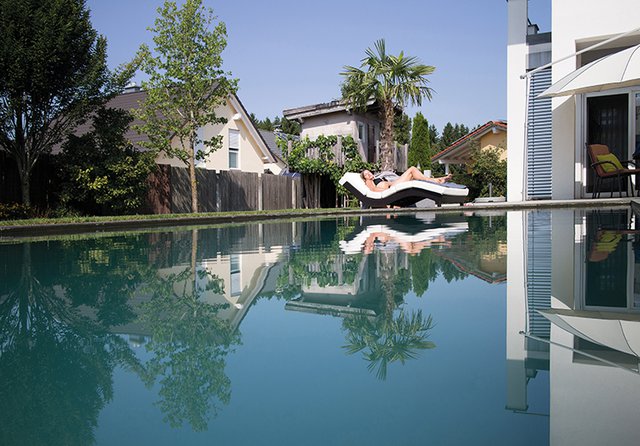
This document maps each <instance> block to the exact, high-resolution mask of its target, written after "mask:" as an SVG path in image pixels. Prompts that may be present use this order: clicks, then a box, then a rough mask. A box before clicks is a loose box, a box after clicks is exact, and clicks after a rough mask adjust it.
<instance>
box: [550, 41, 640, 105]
mask: <svg viewBox="0 0 640 446" xmlns="http://www.w3.org/2000/svg"><path fill="white" fill-rule="evenodd" d="M635 85H640V45H636V46H634V47H631V48H627V49H626V50H622V51H619V52H617V53H614V54H609V55H608V56H605V57H603V58H601V59H598V60H594V61H593V62H591V63H589V64H587V65H585V66H584V67H581V68H578V69H577V70H576V71H574V72H572V73H569V74H568V75H567V76H565V77H563V78H562V79H560V80H559V81H558V82H556V83H554V84H553V85H551V87H549V88H547V89H546V90H545V91H543V92H542V93H541V94H540V95H538V97H539V98H544V97H555V96H570V95H574V94H580V93H593V92H597V91H606V90H613V89H615V88H623V87H632V86H635Z"/></svg>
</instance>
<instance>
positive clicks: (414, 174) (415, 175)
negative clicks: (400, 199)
mask: <svg viewBox="0 0 640 446" xmlns="http://www.w3.org/2000/svg"><path fill="white" fill-rule="evenodd" d="M450 179H451V174H449V175H447V176H445V177H440V178H430V177H427V176H425V175H423V173H422V172H420V171H419V170H418V169H417V168H415V167H413V166H411V167H409V168H408V169H407V170H406V171H405V172H404V173H403V174H402V175H400V178H398V179H397V180H395V181H393V182H392V183H391V184H392V185H393V184H397V183H404V182H406V181H411V180H422V181H431V182H432V183H445V182H447V181H449V180H450Z"/></svg>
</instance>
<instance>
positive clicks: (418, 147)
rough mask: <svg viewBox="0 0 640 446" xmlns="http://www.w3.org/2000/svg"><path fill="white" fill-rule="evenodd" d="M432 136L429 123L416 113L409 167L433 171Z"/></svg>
mask: <svg viewBox="0 0 640 446" xmlns="http://www.w3.org/2000/svg"><path fill="white" fill-rule="evenodd" d="M431 152H432V151H431V135H430V132H429V122H428V121H427V119H426V118H425V117H424V116H423V115H422V113H420V112H418V113H416V116H415V118H413V128H412V132H411V145H410V147H409V165H410V166H416V167H417V166H420V167H419V168H420V169H421V170H425V169H431V156H432V155H433V154H432V153H431Z"/></svg>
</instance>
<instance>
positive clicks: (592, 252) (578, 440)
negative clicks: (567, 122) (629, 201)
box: [506, 209, 640, 444]
mask: <svg viewBox="0 0 640 446" xmlns="http://www.w3.org/2000/svg"><path fill="white" fill-rule="evenodd" d="M637 229H640V225H639V224H638V220H637V216H636V215H634V213H633V212H632V211H631V210H629V209H617V210H606V209H605V210H595V211H594V210H554V211H553V214H551V213H550V212H531V213H519V212H513V213H509V214H508V275H509V282H508V285H507V352H506V353H507V371H508V374H507V376H508V382H507V387H508V392H507V395H508V396H507V408H508V409H512V410H516V411H523V412H526V411H528V410H529V409H528V401H527V384H528V382H529V381H530V380H531V379H532V378H534V377H535V376H536V374H537V373H538V372H539V371H540V370H549V382H550V388H549V392H550V407H549V416H550V418H551V421H550V440H551V444H604V443H613V444H636V443H637V436H638V433H639V429H638V428H637V419H638V415H640V405H638V401H639V400H640V386H639V385H638V384H640V382H639V381H638V380H639V379H640V376H638V364H639V361H640V360H639V355H640V312H639V310H640V306H639V301H638V298H637V296H638V292H639V291H640V287H639V286H638V284H639V283H640V256H637V255H636V253H637V252H638V246H639V241H640V232H639V231H638V230H637Z"/></svg>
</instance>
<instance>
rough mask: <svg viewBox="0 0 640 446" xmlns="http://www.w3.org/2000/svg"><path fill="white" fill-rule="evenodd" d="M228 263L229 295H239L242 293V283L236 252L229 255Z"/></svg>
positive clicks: (238, 258) (238, 257)
mask: <svg viewBox="0 0 640 446" xmlns="http://www.w3.org/2000/svg"><path fill="white" fill-rule="evenodd" d="M229 263H230V269H231V281H230V282H231V284H230V288H231V295H232V296H239V295H240V294H242V283H241V281H240V256H238V255H237V254H231V255H230V256H229Z"/></svg>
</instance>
